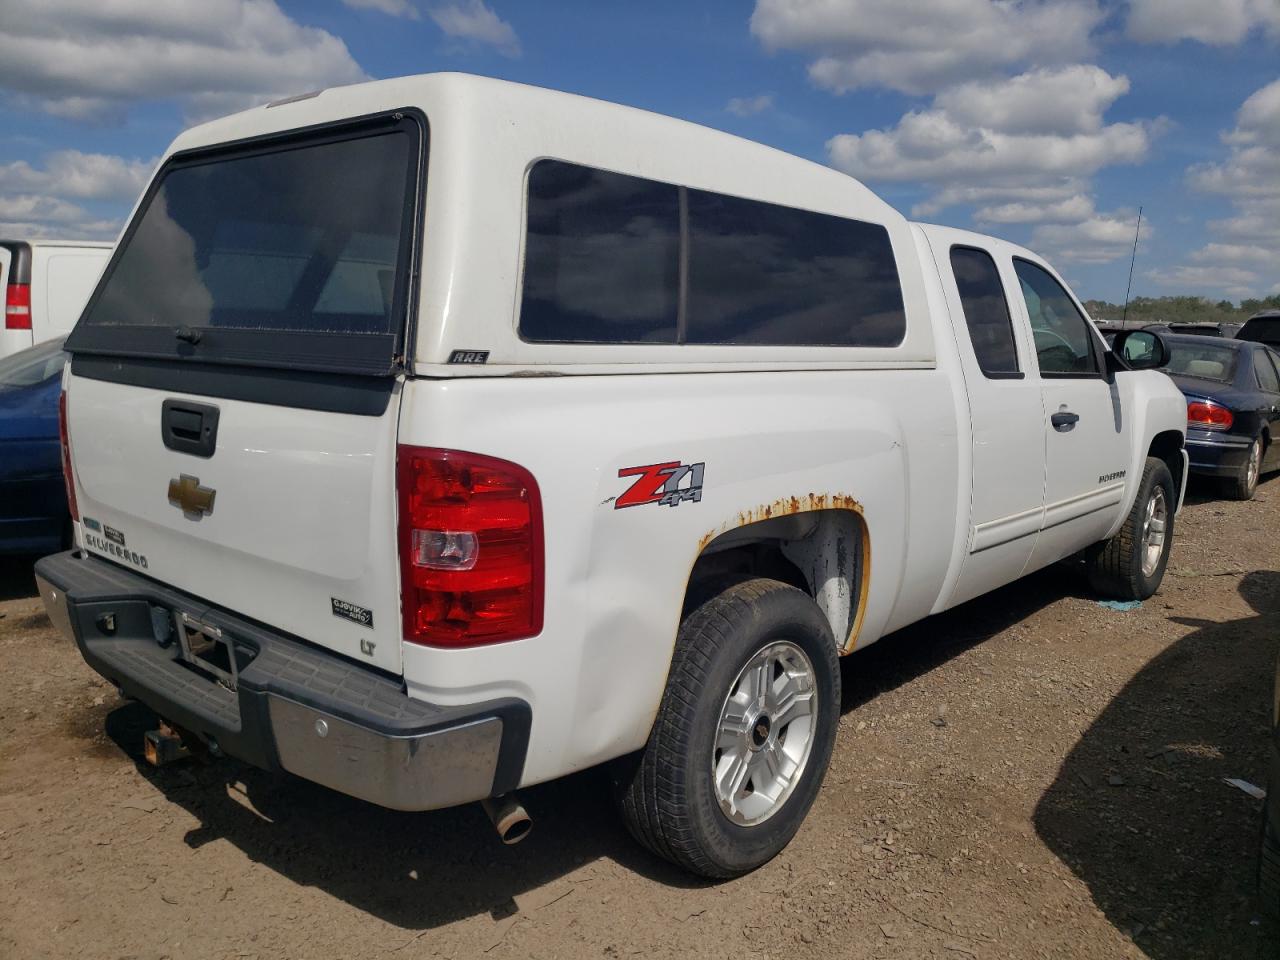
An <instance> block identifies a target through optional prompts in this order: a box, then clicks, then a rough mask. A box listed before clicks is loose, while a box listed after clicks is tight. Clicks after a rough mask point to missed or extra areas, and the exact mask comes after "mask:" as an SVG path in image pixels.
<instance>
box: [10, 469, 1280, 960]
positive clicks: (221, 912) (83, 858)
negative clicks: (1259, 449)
mask: <svg viewBox="0 0 1280 960" xmlns="http://www.w3.org/2000/svg"><path fill="white" fill-rule="evenodd" d="M1211 494H1212V491H1211V490H1195V489H1193V495H1192V497H1191V498H1190V501H1189V505H1188V507H1187V509H1186V510H1185V511H1184V513H1183V514H1182V516H1181V517H1180V518H1179V521H1178V529H1177V535H1176V536H1177V539H1176V542H1175V546H1174V550H1173V555H1172V559H1171V562H1170V575H1169V576H1168V577H1167V578H1166V580H1165V584H1164V588H1163V590H1162V591H1161V593H1160V594H1159V595H1158V596H1156V597H1154V598H1153V599H1151V600H1149V601H1147V602H1146V603H1144V604H1143V605H1142V606H1141V608H1139V609H1137V610H1134V611H1131V612H1118V611H1113V610H1109V609H1106V608H1103V607H1101V606H1099V605H1098V604H1097V603H1096V602H1094V600H1093V599H1092V598H1091V597H1090V595H1089V593H1088V591H1087V589H1086V588H1085V586H1084V585H1083V583H1082V581H1081V580H1080V578H1079V577H1078V575H1077V574H1076V572H1075V571H1072V570H1070V569H1068V568H1066V567H1061V566H1060V567H1056V568H1053V569H1051V570H1048V571H1044V572H1042V573H1040V574H1037V575H1035V576H1033V577H1031V578H1028V579H1027V580H1024V581H1022V582H1020V583H1017V584H1014V585H1012V586H1010V587H1007V588H1005V589H1003V590H1001V591H999V592H997V593H994V594H991V595H990V596H987V597H984V598H980V599H978V600H975V601H973V602H971V603H969V604H967V605H965V606H964V607H961V608H959V609H957V610H955V611H952V612H950V613H948V614H945V615H943V616H941V617H936V618H934V619H932V620H930V621H929V622H927V623H924V624H920V625H917V626H915V627H913V628H911V629H909V630H906V631H903V632H901V633H898V634H896V635H894V636H891V637H888V638H886V639H885V640H884V641H882V642H881V643H880V644H878V645H877V646H875V647H873V648H870V649H869V650H867V651H865V652H862V653H858V654H855V655H854V656H853V657H851V658H848V659H846V660H845V662H844V684H845V704H844V717H843V719H842V721H841V726H840V734H839V739H838V742H837V745H836V751H835V757H834V760H833V762H832V767H831V771H830V774H829V775H828V777H827V782H826V786H825V787H824V789H823V791H822V794H821V796H820V797H819V799H818V802H817V804H816V805H815V807H814V809H813V812H812V813H811V814H810V816H809V819H808V822H807V823H806V825H805V827H804V828H803V829H802V831H801V832H800V835H799V836H798V837H797V839H796V841H795V842H794V843H793V844H792V845H791V847H790V848H789V849H788V850H787V851H785V852H784V853H783V855H782V856H780V857H778V858H777V859H776V860H775V861H774V862H772V863H770V864H768V865H767V866H765V867H764V868H762V869H761V870H759V871H757V872H756V873H753V874H751V875H750V876H747V877H744V878H741V879H739V880H736V881H733V882H730V883H722V884H704V883H699V882H695V881H693V880H691V879H689V878H688V877H685V876H683V875H681V874H680V873H678V872H676V871H675V870H673V869H671V868H670V867H668V866H667V865H666V864H664V863H662V862H660V861H657V860H655V859H653V858H652V857H650V856H648V855H647V854H645V853H643V852H642V851H640V850H639V849H638V848H637V847H636V846H635V845H634V844H633V843H632V842H631V841H630V840H629V838H628V837H627V835H626V834H625V832H624V831H623V829H622V828H621V826H620V825H619V823H618V821H617V820H616V818H615V817H614V815H613V813H612V810H611V808H610V806H609V804H608V802H607V791H606V788H605V783H604V778H603V777H602V775H601V774H600V772H599V771H590V772H587V773H585V774H581V775H578V776H575V777H571V778H568V779H566V780H563V781H560V782H558V783H554V784H548V785H545V786H543V787H538V788H535V789H532V790H529V791H527V792H526V794H525V802H526V806H527V807H528V808H529V810H530V811H531V812H532V813H533V815H534V817H535V825H534V831H533V834H532V836H531V837H530V839H529V840H528V841H526V842H525V843H524V844H521V845H520V846H517V847H512V848H506V847H503V846H501V845H500V844H499V843H498V842H497V840H496V838H495V837H494V835H493V832H492V830H491V829H490V827H489V826H488V822H487V821H486V819H485V818H484V815H483V813H482V812H481V811H480V810H479V808H478V807H474V806H473V807H468V808H462V809H457V810H450V811H443V812H440V813H433V814H423V815H411V814H402V813H393V812H390V811H386V810H381V809H378V808H376V807H372V806H369V805H367V804H364V803H361V802H360V801H356V800H351V799H348V798H346V797H342V796H339V795H337V794H334V793H331V792H329V791H327V790H325V789H323V788H320V787H316V786H313V785H311V784H308V783H305V782H303V781H300V780H296V779H290V778H286V777H274V776H268V775H266V774H263V773H261V772H258V771H256V770H253V769H250V768H247V767H244V766H242V765H240V764H237V763H234V762H230V761H226V762H217V763H193V764H189V765H177V766H173V767H169V768H165V769H163V770H153V769H151V768H148V767H146V766H145V765H143V764H142V763H141V756H140V755H141V738H142V733H143V731H145V730H146V729H148V727H149V724H150V723H151V718H150V717H148V715H147V713H146V711H145V710H143V709H142V708H140V707H139V706H138V705H136V704H123V703H121V702H120V701H118V700H117V699H116V697H115V694H114V693H113V692H112V691H111V690H110V689H109V688H108V687H107V686H106V685H105V684H104V683H103V682H102V681H101V680H99V679H98V678H97V676H96V675H95V674H93V673H92V672H91V671H90V670H89V669H88V668H87V667H86V666H85V665H84V664H83V662H82V661H81V660H80V658H79V656H78V654H77V653H76V650H75V648H74V646H73V645H72V644H71V643H70V642H69V641H67V640H65V639H62V638H61V637H59V636H57V635H56V634H55V633H54V632H53V631H52V630H51V629H50V626H49V623H48V620H47V619H46V618H45V616H44V614H43V613H42V612H41V607H40V604H39V601H38V600H37V599H36V598H35V597H34V585H33V583H32V581H31V565H30V562H19V561H9V562H5V563H3V564H0V618H2V619H0V665H2V666H3V669H0V957H14V958H24V960H25V958H41V957H57V958H63V957H72V956H74V957H78V958H99V957H102V958H113V960H114V958H122V957H137V958H148V960H156V958H162V957H172V958H184V960H186V958H206V957H208V958H254V957H259V958H264V960H265V958H276V957H297V958H321V957H342V958H363V957H395V958H413V957H435V956H440V957H490V958H495V960H497V958H522V957H545V958H554V960H567V958H575V957H608V958H613V957H625V956H633V955H643V956H646V957H684V956H691V955H695V954H696V955H699V956H702V957H709V958H716V957H732V958H733V960H750V958H765V957H770V958H782V957H787V956H792V955H796V954H803V955H805V956H820V957H828V956H831V957H841V958H855V960H857V958H871V957H876V958H880V957H884V958H891V957H902V958H925V957H929V958H934V957H936V958H947V960H966V958H983V960H986V958H997V957H1010V958H1030V957H1152V958H1158V960H1184V958H1193V957H1215V958H1219V957H1221V958H1227V957H1229V958H1233V960H1234V958H1261V957H1276V956H1280V934H1278V933H1277V931H1276V930H1275V929H1273V928H1271V927H1269V926H1268V925H1267V923H1266V922H1264V921H1262V920H1261V919H1260V918H1259V910H1258V905H1257V903H1256V901H1255V898H1254V896H1253V875H1254V869H1255V857H1256V849H1257V842H1258V824H1259V811H1260V806H1261V805H1260V803H1259V802H1258V801H1256V800H1254V799H1252V798H1251V797H1249V796H1247V795H1246V794H1245V793H1243V792H1241V791H1239V790H1237V789H1235V788H1233V787H1231V786H1228V785H1227V784H1225V783H1224V782H1223V778H1224V777H1239V778H1242V779H1244V780H1248V781H1251V782H1253V783H1258V784H1261V783H1262V782H1263V780H1264V778H1265V775H1266V773H1265V771H1266V758H1267V727H1268V723H1269V712H1270V707H1271V702H1272V701H1271V684H1272V680H1273V677H1274V675H1275V670H1274V665H1275V661H1276V653H1277V649H1276V648H1277V626H1278V625H1280V573H1277V572H1276V569H1275V568H1277V567H1280V551H1278V550H1277V546H1276V535H1277V532H1280V478H1273V479H1271V480H1270V481H1269V482H1268V483H1266V484H1264V485H1263V486H1262V488H1261V489H1260V491H1259V494H1258V497H1257V499H1256V500H1254V501H1253V502H1250V503H1232V502H1225V501H1219V500H1215V499H1210V498H1209V497H1210V496H1211Z"/></svg>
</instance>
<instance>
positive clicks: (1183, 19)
mask: <svg viewBox="0 0 1280 960" xmlns="http://www.w3.org/2000/svg"><path fill="white" fill-rule="evenodd" d="M1254 29H1260V30H1262V31H1264V32H1265V33H1267V34H1268V35H1269V36H1272V37H1278V36H1280V3H1277V2H1276V0H1130V4H1129V22H1128V33H1129V36H1130V37H1131V38H1132V39H1134V40H1137V41H1139V42H1141V43H1177V42H1178V41H1179V40H1198V41H1200V42H1201V43H1207V44H1213V45H1215V46H1228V45H1231V44H1236V43H1240V42H1241V41H1242V40H1244V38H1245V37H1246V36H1248V35H1249V33H1250V32H1251V31H1252V30H1254Z"/></svg>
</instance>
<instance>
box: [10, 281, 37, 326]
mask: <svg viewBox="0 0 1280 960" xmlns="http://www.w3.org/2000/svg"><path fill="white" fill-rule="evenodd" d="M4 328H5V329H6V330H30V329H31V286H30V284H26V283H11V284H9V288H8V290H6V291H5V295H4Z"/></svg>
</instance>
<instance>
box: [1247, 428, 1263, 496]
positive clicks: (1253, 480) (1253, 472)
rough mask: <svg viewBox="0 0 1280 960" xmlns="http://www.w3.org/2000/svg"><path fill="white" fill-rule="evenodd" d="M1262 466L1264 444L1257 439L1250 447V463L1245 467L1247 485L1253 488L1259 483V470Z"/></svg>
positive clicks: (1248, 487)
mask: <svg viewBox="0 0 1280 960" xmlns="http://www.w3.org/2000/svg"><path fill="white" fill-rule="evenodd" d="M1261 467H1262V444H1261V443H1259V442H1258V441H1257V440H1255V441H1253V445H1252V446H1251V447H1249V464H1248V466H1246V467H1245V473H1244V483H1245V487H1246V488H1247V489H1249V490H1252V489H1253V488H1254V487H1255V486H1257V483H1258V471H1259V470H1260V469H1261Z"/></svg>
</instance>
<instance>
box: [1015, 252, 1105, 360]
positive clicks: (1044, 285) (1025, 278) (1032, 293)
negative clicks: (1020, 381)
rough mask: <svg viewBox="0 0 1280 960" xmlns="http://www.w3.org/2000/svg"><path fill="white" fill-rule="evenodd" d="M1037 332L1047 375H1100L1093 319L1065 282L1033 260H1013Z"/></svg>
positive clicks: (1040, 357) (1037, 350)
mask: <svg viewBox="0 0 1280 960" xmlns="http://www.w3.org/2000/svg"><path fill="white" fill-rule="evenodd" d="M1013 267H1014V270H1015V271H1016V272H1017V274H1018V281H1019V285H1020V286H1021V287H1022V296H1023V299H1024V300H1025V301H1026V304H1027V316H1028V317H1029V318H1030V320H1031V332H1032V333H1033V334H1034V335H1035V343H1036V357H1037V358H1038V360H1039V362H1040V374H1041V376H1045V377H1072V376H1075V377H1078V376H1096V375H1097V374H1098V373H1099V372H1100V369H1099V366H1098V357H1097V353H1096V349H1095V348H1096V344H1095V342H1094V336H1093V333H1092V332H1091V331H1090V329H1089V326H1090V324H1089V321H1088V320H1087V319H1086V318H1085V316H1084V314H1082V313H1081V312H1080V311H1079V310H1078V309H1077V308H1076V305H1075V302H1074V301H1073V300H1072V299H1071V297H1070V295H1069V294H1068V293H1067V291H1066V290H1064V289H1063V288H1062V284H1060V283H1058V281H1057V280H1055V279H1054V278H1053V276H1052V275H1051V274H1050V273H1049V272H1048V271H1047V270H1045V269H1044V268H1043V267H1040V266H1038V265H1037V264H1034V263H1032V262H1031V261H1029V260H1018V259H1015V260H1014V261H1013Z"/></svg>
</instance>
